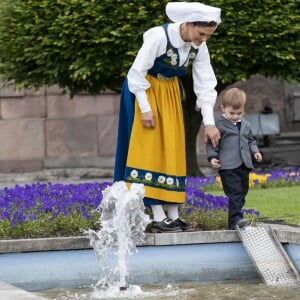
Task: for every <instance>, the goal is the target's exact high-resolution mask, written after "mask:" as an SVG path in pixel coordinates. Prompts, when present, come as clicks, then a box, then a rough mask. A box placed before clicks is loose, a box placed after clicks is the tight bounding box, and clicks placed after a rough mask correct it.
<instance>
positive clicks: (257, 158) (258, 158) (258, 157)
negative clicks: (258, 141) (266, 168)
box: [254, 152, 262, 162]
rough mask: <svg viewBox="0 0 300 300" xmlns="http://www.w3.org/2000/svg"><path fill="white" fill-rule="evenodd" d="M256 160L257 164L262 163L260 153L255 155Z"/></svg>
mask: <svg viewBox="0 0 300 300" xmlns="http://www.w3.org/2000/svg"><path fill="white" fill-rule="evenodd" d="M254 158H255V159H256V161H257V162H261V161H262V155H261V153H260V152H256V153H254Z"/></svg>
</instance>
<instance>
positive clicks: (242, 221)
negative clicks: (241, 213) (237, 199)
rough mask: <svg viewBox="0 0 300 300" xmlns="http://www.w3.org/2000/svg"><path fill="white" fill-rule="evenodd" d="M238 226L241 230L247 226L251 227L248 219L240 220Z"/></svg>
mask: <svg viewBox="0 0 300 300" xmlns="http://www.w3.org/2000/svg"><path fill="white" fill-rule="evenodd" d="M236 225H237V226H238V227H239V228H244V227H246V226H248V225H249V223H248V221H247V220H246V219H240V220H238V221H237V223H236Z"/></svg>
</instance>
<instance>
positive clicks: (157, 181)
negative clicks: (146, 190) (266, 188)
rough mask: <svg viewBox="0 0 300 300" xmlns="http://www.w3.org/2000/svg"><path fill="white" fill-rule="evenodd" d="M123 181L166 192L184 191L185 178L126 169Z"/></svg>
mask: <svg viewBox="0 0 300 300" xmlns="http://www.w3.org/2000/svg"><path fill="white" fill-rule="evenodd" d="M125 181H126V182H130V183H133V182H135V183H141V184H144V185H145V186H149V187H153V188H157V189H163V190H168V191H178V192H184V191H185V186H186V184H185V181H186V176H179V177H178V176H172V175H168V174H162V173H156V172H153V171H148V170H143V169H133V168H130V167H126V171H125Z"/></svg>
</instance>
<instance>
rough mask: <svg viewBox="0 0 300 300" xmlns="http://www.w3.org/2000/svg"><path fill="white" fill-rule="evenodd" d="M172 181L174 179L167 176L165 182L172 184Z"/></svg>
mask: <svg viewBox="0 0 300 300" xmlns="http://www.w3.org/2000/svg"><path fill="white" fill-rule="evenodd" d="M173 183H174V179H173V178H172V177H168V178H167V184H168V185H172V184H173Z"/></svg>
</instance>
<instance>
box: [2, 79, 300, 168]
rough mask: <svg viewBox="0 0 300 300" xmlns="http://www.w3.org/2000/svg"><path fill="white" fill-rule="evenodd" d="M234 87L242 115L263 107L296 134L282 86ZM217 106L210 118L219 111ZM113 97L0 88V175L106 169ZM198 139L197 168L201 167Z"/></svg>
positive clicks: (111, 147)
mask: <svg viewBox="0 0 300 300" xmlns="http://www.w3.org/2000/svg"><path fill="white" fill-rule="evenodd" d="M234 86H239V87H241V88H243V89H244V90H245V91H246V93H247V95H248V103H247V107H246V111H247V113H248V114H251V113H253V114H255V113H260V111H261V110H262V109H263V107H264V106H270V107H272V109H273V111H274V112H275V113H278V114H279V117H280V127H281V131H282V132H284V131H287V130H289V131H299V129H300V126H299V125H300V124H299V122H298V123H294V122H288V121H287V119H286V109H287V104H286V100H285V99H286V95H285V93H286V92H285V88H284V86H283V85H282V84H280V83H279V82H277V81H275V80H273V79H267V78H265V77H263V76H260V75H256V76H252V77H251V78H250V79H249V80H248V81H246V82H237V83H235V84H234ZM218 107H219V105H218V102H217V104H216V114H217V113H219V110H218ZM118 110H119V95H118V94H116V93H114V92H105V93H103V94H101V95H98V96H91V95H87V94H81V95H75V97H74V98H73V99H72V100H71V99H70V98H69V96H68V95H67V94H62V91H61V90H60V89H58V88H56V87H51V88H48V87H45V88H43V89H40V90H38V91H35V92H34V91H32V90H18V91H14V90H13V89H12V88H2V89H0V140H1V147H0V173H11V172H16V173H20V172H34V171H40V170H43V169H51V168H88V167H96V168H100V167H101V168H112V167H113V165H114V154H115V147H116V135H117V123H118ZM202 136H203V129H202V128H201V129H200V131H199V136H198V143H197V154H198V156H199V164H200V165H201V164H203V165H207V163H206V158H205V148H204V145H203V142H202Z"/></svg>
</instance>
